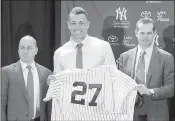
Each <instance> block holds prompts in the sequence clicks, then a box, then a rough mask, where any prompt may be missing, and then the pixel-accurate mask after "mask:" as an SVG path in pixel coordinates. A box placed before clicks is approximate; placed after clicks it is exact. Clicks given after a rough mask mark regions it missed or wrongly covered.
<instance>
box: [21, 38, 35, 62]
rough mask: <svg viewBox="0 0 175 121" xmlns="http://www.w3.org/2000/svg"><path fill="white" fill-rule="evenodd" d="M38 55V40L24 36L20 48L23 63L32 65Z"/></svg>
mask: <svg viewBox="0 0 175 121" xmlns="http://www.w3.org/2000/svg"><path fill="white" fill-rule="evenodd" d="M37 53H38V48H37V45H36V40H35V39H34V38H33V37H31V36H24V37H23V38H22V39H21V40H20V42H19V46H18V54H19V58H20V59H21V61H23V62H25V63H32V62H33V61H34V58H35V55H36V54H37Z"/></svg>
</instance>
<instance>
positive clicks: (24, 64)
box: [19, 60, 36, 70]
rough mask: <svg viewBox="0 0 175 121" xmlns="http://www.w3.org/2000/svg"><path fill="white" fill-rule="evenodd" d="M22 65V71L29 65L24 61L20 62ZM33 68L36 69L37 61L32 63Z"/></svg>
mask: <svg viewBox="0 0 175 121" xmlns="http://www.w3.org/2000/svg"><path fill="white" fill-rule="evenodd" d="M19 61H20V63H21V67H22V69H23V70H24V69H25V68H26V67H27V66H28V65H27V64H26V63H24V62H23V61H21V60H19ZM30 65H31V66H32V69H34V68H35V67H36V66H35V61H33V62H32V64H30Z"/></svg>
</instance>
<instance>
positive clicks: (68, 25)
mask: <svg viewBox="0 0 175 121" xmlns="http://www.w3.org/2000/svg"><path fill="white" fill-rule="evenodd" d="M67 27H68V29H69V28H70V23H69V21H67Z"/></svg>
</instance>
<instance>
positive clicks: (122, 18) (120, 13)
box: [113, 7, 130, 28]
mask: <svg viewBox="0 0 175 121" xmlns="http://www.w3.org/2000/svg"><path fill="white" fill-rule="evenodd" d="M126 13H127V10H126V8H125V7H123V8H122V9H121V7H119V8H117V9H116V21H113V25H114V27H118V28H129V26H130V21H128V20H127V19H128V18H127V16H126V15H127V14H126Z"/></svg>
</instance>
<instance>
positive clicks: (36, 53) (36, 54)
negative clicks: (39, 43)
mask: <svg viewBox="0 0 175 121" xmlns="http://www.w3.org/2000/svg"><path fill="white" fill-rule="evenodd" d="M37 53H38V47H36V53H35V55H37Z"/></svg>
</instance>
